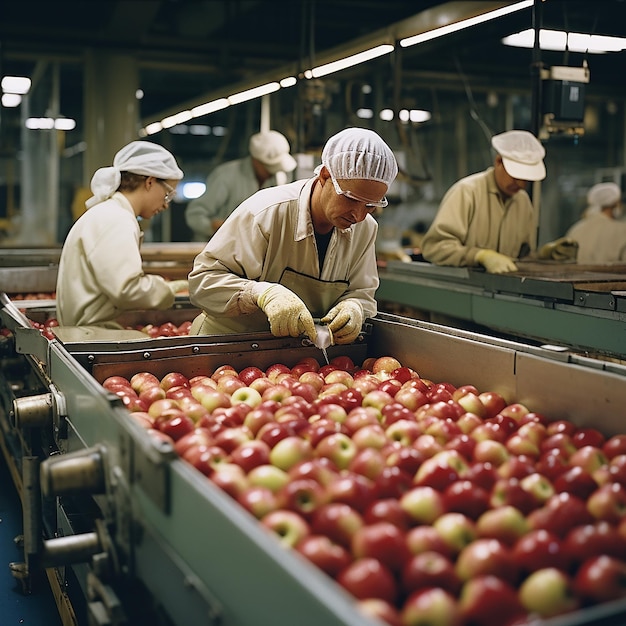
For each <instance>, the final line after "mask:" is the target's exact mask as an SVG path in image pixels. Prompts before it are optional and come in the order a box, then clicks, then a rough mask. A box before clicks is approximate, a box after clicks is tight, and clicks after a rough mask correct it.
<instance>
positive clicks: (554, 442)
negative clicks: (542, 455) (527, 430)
mask: <svg viewBox="0 0 626 626" xmlns="http://www.w3.org/2000/svg"><path fill="white" fill-rule="evenodd" d="M547 435H548V436H547V437H546V438H545V439H544V440H543V441H542V442H541V444H540V449H541V452H546V451H549V450H560V451H561V452H562V453H563V455H564V456H565V458H567V459H569V458H570V457H571V456H572V454H573V453H574V452H576V450H578V448H577V447H576V446H575V445H574V442H573V441H572V438H571V437H570V436H569V435H568V434H567V433H565V432H556V433H553V434H550V429H549V428H548V430H547Z"/></svg>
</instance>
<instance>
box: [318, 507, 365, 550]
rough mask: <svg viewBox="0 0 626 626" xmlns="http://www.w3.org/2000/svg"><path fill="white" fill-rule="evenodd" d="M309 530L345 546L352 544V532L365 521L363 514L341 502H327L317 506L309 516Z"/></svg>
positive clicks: (348, 546)
mask: <svg viewBox="0 0 626 626" xmlns="http://www.w3.org/2000/svg"><path fill="white" fill-rule="evenodd" d="M310 523H311V531H312V532H313V533H314V534H317V535H324V536H326V537H328V538H329V539H331V541H334V542H335V543H338V544H340V545H342V546H344V547H345V548H350V547H351V545H352V537H353V535H354V533H355V532H356V531H357V530H358V529H359V528H361V527H362V526H363V525H364V524H365V522H364V520H363V516H362V515H361V514H360V513H359V512H358V511H357V510H356V509H354V508H353V507H351V506H350V505H348V504H345V503H343V502H329V503H327V504H324V505H322V506H321V507H319V508H318V509H317V510H316V511H315V512H314V513H313V515H312V517H311V522H310Z"/></svg>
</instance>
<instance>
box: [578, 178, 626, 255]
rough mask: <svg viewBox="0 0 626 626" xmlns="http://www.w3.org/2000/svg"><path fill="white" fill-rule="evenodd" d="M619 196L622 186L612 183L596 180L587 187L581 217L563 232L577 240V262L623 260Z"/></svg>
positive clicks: (625, 240) (624, 230) (625, 235)
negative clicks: (585, 208)
mask: <svg viewBox="0 0 626 626" xmlns="http://www.w3.org/2000/svg"><path fill="white" fill-rule="evenodd" d="M621 200H622V190H621V189H620V187H619V185H616V184H615V183H599V184H597V185H594V186H593V187H592V188H591V189H590V190H589V193H588V194H587V202H588V207H587V210H586V211H585V217H583V218H582V219H581V220H579V221H578V222H576V224H574V225H573V226H571V227H570V229H569V230H568V231H567V233H566V237H569V238H571V239H573V240H575V241H576V242H577V243H578V257H577V262H578V263H582V264H586V265H605V264H609V263H625V262H626V223H625V222H622V221H620V220H619V218H620V217H621V215H622V202H621Z"/></svg>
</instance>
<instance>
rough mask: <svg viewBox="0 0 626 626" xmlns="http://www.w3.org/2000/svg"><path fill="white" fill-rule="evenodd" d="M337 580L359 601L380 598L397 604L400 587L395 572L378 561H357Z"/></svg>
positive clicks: (342, 571) (338, 576) (368, 558)
mask: <svg viewBox="0 0 626 626" xmlns="http://www.w3.org/2000/svg"><path fill="white" fill-rule="evenodd" d="M336 580H337V582H338V583H339V584H340V585H341V586H342V587H343V588H344V589H346V590H347V591H348V592H349V593H351V594H352V595H353V596H354V597H355V598H357V599H359V600H364V599H366V598H380V599H381V600H385V601H386V602H389V603H391V604H395V602H396V598H397V597H398V585H397V583H396V580H395V577H394V575H393V572H391V571H390V570H389V568H387V567H385V566H384V565H383V564H382V563H381V562H380V561H379V560H378V559H373V558H370V557H365V558H362V559H355V560H354V561H353V562H352V563H350V565H348V566H347V567H345V568H344V569H343V570H341V572H339V574H337V578H336Z"/></svg>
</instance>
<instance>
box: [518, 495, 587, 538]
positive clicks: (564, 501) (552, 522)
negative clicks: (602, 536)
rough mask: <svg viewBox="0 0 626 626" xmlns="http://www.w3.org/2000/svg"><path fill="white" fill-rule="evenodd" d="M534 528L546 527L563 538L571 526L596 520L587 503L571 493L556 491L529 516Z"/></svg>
mask: <svg viewBox="0 0 626 626" xmlns="http://www.w3.org/2000/svg"><path fill="white" fill-rule="evenodd" d="M528 520H529V522H530V525H531V526H532V527H533V528H545V529H546V530H550V531H552V532H554V533H555V534H556V535H557V536H559V537H561V538H563V537H564V536H565V535H566V534H567V533H568V532H569V530H570V529H571V528H573V527H574V526H580V525H582V524H589V523H591V522H593V521H594V518H593V516H592V514H591V513H590V512H589V511H588V510H587V503H585V501H584V500H581V499H580V498H577V497H576V496H573V495H572V494H570V493H567V492H563V493H555V494H554V495H553V496H552V497H551V498H549V499H548V500H547V502H546V503H545V504H544V505H543V506H542V507H540V508H538V509H535V510H534V511H532V512H531V513H530V515H529V517H528Z"/></svg>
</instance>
